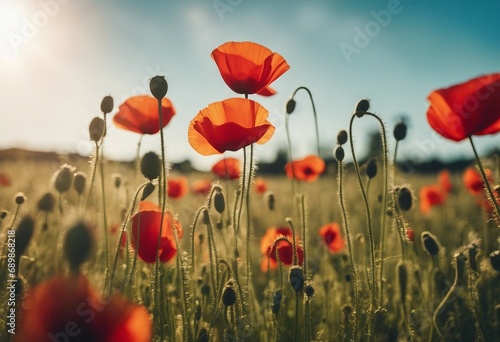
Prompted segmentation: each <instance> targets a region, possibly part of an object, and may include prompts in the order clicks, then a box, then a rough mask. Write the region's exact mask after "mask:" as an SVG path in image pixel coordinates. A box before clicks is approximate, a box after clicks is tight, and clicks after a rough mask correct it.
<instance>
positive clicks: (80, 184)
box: [73, 171, 87, 195]
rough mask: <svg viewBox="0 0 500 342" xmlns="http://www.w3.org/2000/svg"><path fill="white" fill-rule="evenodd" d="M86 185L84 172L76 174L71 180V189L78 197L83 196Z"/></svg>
mask: <svg viewBox="0 0 500 342" xmlns="http://www.w3.org/2000/svg"><path fill="white" fill-rule="evenodd" d="M86 183H87V175H86V174H85V173H84V172H80V171H79V172H77V173H75V175H74V178H73V188H74V189H75V191H76V192H77V193H78V195H81V194H83V191H85V184H86Z"/></svg>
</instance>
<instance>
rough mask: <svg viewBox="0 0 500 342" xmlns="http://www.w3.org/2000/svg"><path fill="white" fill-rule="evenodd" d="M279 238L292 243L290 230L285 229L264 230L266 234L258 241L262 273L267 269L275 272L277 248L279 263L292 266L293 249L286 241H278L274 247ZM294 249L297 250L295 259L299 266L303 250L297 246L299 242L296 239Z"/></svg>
mask: <svg viewBox="0 0 500 342" xmlns="http://www.w3.org/2000/svg"><path fill="white" fill-rule="evenodd" d="M280 237H287V238H288V239H289V240H290V242H291V241H292V229H291V228H287V227H280V228H276V227H271V228H268V229H267V230H266V233H265V234H264V236H263V237H262V239H260V252H261V253H262V256H263V259H262V262H261V264H260V267H261V269H262V271H264V272H266V271H268V264H269V269H271V270H275V269H276V268H277V267H278V260H277V259H276V247H277V248H278V255H279V258H280V261H281V262H282V263H283V264H284V265H287V266H290V265H292V264H293V248H292V246H291V245H290V244H289V243H288V242H286V241H280V242H278V243H277V244H276V245H275V244H274V242H275V241H276V240H277V239H278V238H280ZM273 245H274V246H273ZM295 249H296V250H297V258H298V260H297V261H298V263H299V265H302V264H303V262H304V250H303V249H302V246H300V244H299V240H298V239H296V242H295Z"/></svg>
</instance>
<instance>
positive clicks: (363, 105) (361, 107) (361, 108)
mask: <svg viewBox="0 0 500 342" xmlns="http://www.w3.org/2000/svg"><path fill="white" fill-rule="evenodd" d="M368 109H370V101H368V100H367V99H361V100H359V101H358V103H356V108H355V112H356V113H355V114H356V116H357V117H358V118H360V117H362V116H363V115H364V112H367V111H368Z"/></svg>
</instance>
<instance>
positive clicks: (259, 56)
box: [211, 42, 290, 96]
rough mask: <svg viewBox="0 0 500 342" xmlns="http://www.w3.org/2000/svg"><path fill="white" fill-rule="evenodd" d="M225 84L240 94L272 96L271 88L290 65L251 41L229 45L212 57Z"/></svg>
mask: <svg viewBox="0 0 500 342" xmlns="http://www.w3.org/2000/svg"><path fill="white" fill-rule="evenodd" d="M211 56H212V58H213V59H214V61H215V63H216V64H217V68H219V72H220V74H221V76H222V78H223V79H224V82H226V84H227V85H228V87H229V88H231V90H233V91H234V92H236V93H238V94H255V93H257V94H260V95H264V96H269V95H272V94H273V93H275V92H274V90H273V89H269V88H268V86H269V85H270V84H271V83H272V82H274V81H275V80H276V79H277V78H278V77H280V76H281V75H282V74H283V73H285V72H286V71H287V70H288V69H290V66H289V65H288V63H287V62H286V61H285V59H284V58H283V57H282V56H281V55H279V54H278V53H276V52H272V51H271V50H269V49H268V48H266V47H264V46H262V45H260V44H257V43H252V42H227V43H224V44H222V45H220V46H219V47H218V48H216V49H215V50H213V51H212V54H211Z"/></svg>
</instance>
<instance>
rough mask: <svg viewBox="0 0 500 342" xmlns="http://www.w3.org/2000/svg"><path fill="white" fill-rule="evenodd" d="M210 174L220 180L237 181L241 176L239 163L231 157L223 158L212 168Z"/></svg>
mask: <svg viewBox="0 0 500 342" xmlns="http://www.w3.org/2000/svg"><path fill="white" fill-rule="evenodd" d="M212 173H213V174H214V175H216V176H217V177H219V178H222V179H238V178H240V174H241V162H240V160H239V159H236V158H232V157H228V158H224V159H222V160H219V161H218V162H217V163H215V164H214V166H212Z"/></svg>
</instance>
